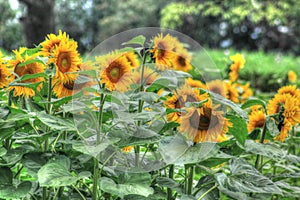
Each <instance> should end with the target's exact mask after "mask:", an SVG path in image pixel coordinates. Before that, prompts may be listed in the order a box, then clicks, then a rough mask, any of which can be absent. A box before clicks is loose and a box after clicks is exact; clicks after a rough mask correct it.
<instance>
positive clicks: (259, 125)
mask: <svg viewBox="0 0 300 200" xmlns="http://www.w3.org/2000/svg"><path fill="white" fill-rule="evenodd" d="M264 124H265V121H264V120H259V121H257V122H256V123H255V128H262V127H263V126H264Z"/></svg>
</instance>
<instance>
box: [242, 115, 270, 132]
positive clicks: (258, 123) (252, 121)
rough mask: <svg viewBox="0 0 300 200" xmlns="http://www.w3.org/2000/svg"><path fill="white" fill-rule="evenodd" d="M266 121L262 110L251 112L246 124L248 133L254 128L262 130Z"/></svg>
mask: <svg viewBox="0 0 300 200" xmlns="http://www.w3.org/2000/svg"><path fill="white" fill-rule="evenodd" d="M265 121H266V115H265V113H264V112H263V111H262V110H255V111H252V112H251V114H250V115H249V122H248V124H247V128H248V132H249V133H250V132H252V131H253V130H254V129H255V128H262V127H263V126H264V124H265Z"/></svg>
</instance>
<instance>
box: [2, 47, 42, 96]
mask: <svg viewBox="0 0 300 200" xmlns="http://www.w3.org/2000/svg"><path fill="white" fill-rule="evenodd" d="M25 50H26V48H20V49H19V50H14V51H13V53H14V54H15V59H14V60H10V61H9V62H8V65H9V67H10V68H11V71H12V72H13V74H12V76H11V81H14V80H16V79H17V78H19V77H22V76H24V75H27V74H38V73H42V72H44V65H43V64H42V63H39V62H32V63H29V64H26V65H22V66H20V64H22V63H25V62H28V61H30V60H34V59H36V57H37V56H38V54H34V55H30V56H28V55H27V54H26V53H25ZM43 81H44V78H42V77H37V78H30V79H27V80H23V81H21V82H20V83H39V82H40V84H38V85H37V87H36V90H37V91H40V90H41V88H42V82H43ZM8 89H9V90H10V91H14V96H25V97H27V98H29V97H32V96H34V95H35V91H34V90H33V89H31V88H29V87H26V86H13V85H12V86H9V87H8Z"/></svg>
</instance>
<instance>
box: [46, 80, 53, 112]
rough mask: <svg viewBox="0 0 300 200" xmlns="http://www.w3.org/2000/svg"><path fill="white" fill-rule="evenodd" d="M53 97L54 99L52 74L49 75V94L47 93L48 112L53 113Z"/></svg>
mask: <svg viewBox="0 0 300 200" xmlns="http://www.w3.org/2000/svg"><path fill="white" fill-rule="evenodd" d="M51 99H52V75H50V76H49V80H48V95H47V101H48V104H47V113H48V114H51V109H52V105H51Z"/></svg>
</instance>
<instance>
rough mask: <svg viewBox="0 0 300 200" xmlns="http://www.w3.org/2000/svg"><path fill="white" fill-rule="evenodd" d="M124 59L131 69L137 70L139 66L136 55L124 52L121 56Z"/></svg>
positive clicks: (132, 52)
mask: <svg viewBox="0 0 300 200" xmlns="http://www.w3.org/2000/svg"><path fill="white" fill-rule="evenodd" d="M123 56H125V57H126V59H127V61H128V62H129V63H130V66H131V67H132V68H137V67H139V66H140V61H139V59H138V56H137V54H136V53H135V52H134V51H131V52H126V53H124V54H123Z"/></svg>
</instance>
